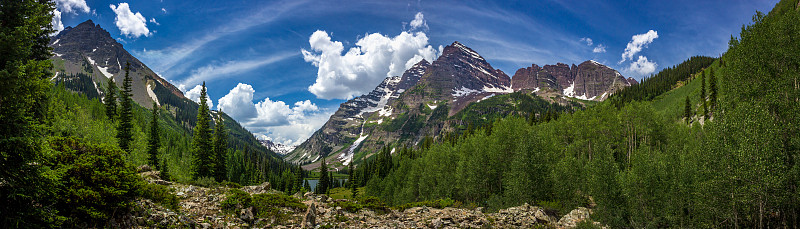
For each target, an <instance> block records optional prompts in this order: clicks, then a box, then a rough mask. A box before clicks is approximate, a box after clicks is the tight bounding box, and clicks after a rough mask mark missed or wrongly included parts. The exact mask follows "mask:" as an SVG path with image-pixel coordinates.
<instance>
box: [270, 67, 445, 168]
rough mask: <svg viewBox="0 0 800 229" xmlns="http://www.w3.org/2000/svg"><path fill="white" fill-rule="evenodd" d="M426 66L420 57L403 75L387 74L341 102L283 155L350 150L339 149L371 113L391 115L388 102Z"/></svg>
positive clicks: (295, 158)
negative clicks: (301, 141)
mask: <svg viewBox="0 0 800 229" xmlns="http://www.w3.org/2000/svg"><path fill="white" fill-rule="evenodd" d="M429 67H430V63H429V62H428V61H426V60H422V61H420V62H419V63H417V64H415V65H414V66H412V67H411V68H409V69H408V70H406V71H405V73H403V75H402V76H394V77H387V78H386V79H384V80H383V82H381V84H380V85H378V86H377V87H376V88H375V89H374V90H372V91H371V92H370V93H368V94H366V95H362V96H359V97H356V98H353V99H351V100H348V101H347V102H345V103H342V104H341V105H339V109H338V110H337V111H336V113H334V114H333V115H332V116H331V118H330V119H328V121H327V122H326V123H325V124H324V125H323V126H322V127H321V128H320V129H319V130H317V132H315V133H314V134H313V135H311V137H310V138H309V139H308V140H306V141H305V142H303V143H302V144H300V145H299V146H297V147H296V148H295V150H294V151H292V152H291V153H289V154H288V155H286V157H285V158H286V159H287V160H289V161H292V162H298V163H310V162H316V161H318V160H319V159H320V158H321V157H322V156H328V154H330V153H332V152H337V151H347V152H344V153H350V152H349V150H347V149H344V150H342V148H343V147H344V146H345V145H346V144H348V143H350V142H352V141H354V140H356V139H358V138H359V137H361V136H362V134H363V131H364V129H363V128H362V126H363V124H364V122H365V121H366V119H367V118H368V117H369V116H370V115H372V114H377V115H379V116H389V115H392V112H393V108H392V107H391V106H387V105H388V104H390V103H392V102H394V101H395V100H396V99H397V98H398V96H399V95H400V94H402V93H403V92H405V91H407V90H409V89H410V88H411V87H413V86H415V85H416V84H417V82H419V80H420V78H422V76H423V75H424V74H425V73H426V70H427V69H428V68H429ZM345 156H348V155H345ZM349 156H352V155H349ZM340 159H342V160H345V159H346V158H344V157H342V158H340Z"/></svg>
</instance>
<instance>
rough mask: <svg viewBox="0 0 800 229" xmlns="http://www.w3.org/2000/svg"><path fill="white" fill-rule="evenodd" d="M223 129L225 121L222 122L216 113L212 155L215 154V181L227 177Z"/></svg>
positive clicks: (225, 137) (226, 146) (226, 149)
mask: <svg viewBox="0 0 800 229" xmlns="http://www.w3.org/2000/svg"><path fill="white" fill-rule="evenodd" d="M226 132H227V131H226V130H225V123H223V120H222V115H217V119H216V120H215V124H214V142H213V143H214V156H215V160H214V163H215V165H216V166H215V167H214V177H215V178H216V179H217V181H223V180H227V179H228V169H227V167H226V165H227V163H226V161H225V158H227V153H228V141H227V138H228V134H227V133H226Z"/></svg>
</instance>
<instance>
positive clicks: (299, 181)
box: [294, 166, 303, 190]
mask: <svg viewBox="0 0 800 229" xmlns="http://www.w3.org/2000/svg"><path fill="white" fill-rule="evenodd" d="M294 177H295V179H294V181H295V182H294V186H295V188H296V189H297V190H300V188H302V187H303V168H302V167H299V166H298V168H297V169H296V170H295V172H294Z"/></svg>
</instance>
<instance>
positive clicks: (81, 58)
mask: <svg viewBox="0 0 800 229" xmlns="http://www.w3.org/2000/svg"><path fill="white" fill-rule="evenodd" d="M49 46H50V47H52V48H53V53H54V56H53V57H52V59H53V60H54V61H55V63H57V64H56V66H55V67H54V71H55V72H57V73H58V75H57V76H66V75H69V74H76V73H85V74H87V75H89V76H91V77H92V81H93V82H94V84H95V87H96V88H97V90H98V93H99V94H101V95H102V94H103V89H105V85H106V81H107V79H108V78H111V77H113V78H114V82H116V83H117V86H122V80H123V79H124V77H125V72H124V68H125V65H126V63H130V64H131V70H130V76H131V78H132V79H133V84H132V91H133V100H134V101H135V102H137V103H139V105H142V106H143V107H150V106H151V104H152V103H153V102H156V103H159V104H160V103H162V102H163V100H173V101H176V100H180V99H185V97H184V96H183V93H182V92H181V91H180V90H178V88H177V87H175V86H173V85H172V84H170V83H169V82H167V81H166V80H164V79H163V78H161V77H160V76H158V75H157V74H155V72H153V71H152V70H150V68H148V67H147V66H145V65H144V64H143V63H142V62H141V61H139V60H138V59H136V57H134V56H133V55H131V54H130V53H128V51H126V50H125V49H124V48H123V47H122V44H120V43H118V42H117V41H116V40H114V39H113V38H112V37H111V34H109V33H108V31H106V30H105V29H103V28H101V27H100V25H95V24H94V22H92V20H87V21H85V22H83V23H80V24H78V25H77V26H75V27H74V28H73V27H67V28H66V29H64V30H63V31H61V32H60V33H58V35H56V36H54V37H52V38H51V39H50V44H49ZM61 60H63V64H61V63H62V62H61ZM155 90H163V91H168V92H169V93H171V96H174V97H173V98H161V99H159V98H157V96H156V95H155V93H154V91H155ZM162 96H163V95H162Z"/></svg>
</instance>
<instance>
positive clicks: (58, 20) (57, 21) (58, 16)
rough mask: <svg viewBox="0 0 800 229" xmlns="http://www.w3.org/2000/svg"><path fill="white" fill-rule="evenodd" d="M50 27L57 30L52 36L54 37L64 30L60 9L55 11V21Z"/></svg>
mask: <svg viewBox="0 0 800 229" xmlns="http://www.w3.org/2000/svg"><path fill="white" fill-rule="evenodd" d="M50 25H52V26H53V29H54V30H55V31H54V32H53V33H52V34H50V36H54V35H56V34H58V32H61V30H64V23H61V11H58V9H55V10H53V21H51V22H50Z"/></svg>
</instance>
